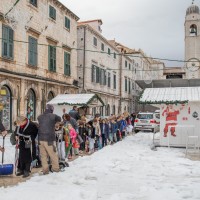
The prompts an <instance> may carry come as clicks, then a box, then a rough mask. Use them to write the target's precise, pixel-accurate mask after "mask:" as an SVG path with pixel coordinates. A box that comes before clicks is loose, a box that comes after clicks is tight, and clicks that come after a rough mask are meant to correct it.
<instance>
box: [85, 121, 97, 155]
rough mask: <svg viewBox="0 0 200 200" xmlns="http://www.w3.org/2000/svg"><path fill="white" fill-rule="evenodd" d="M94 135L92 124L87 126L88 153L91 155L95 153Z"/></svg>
mask: <svg viewBox="0 0 200 200" xmlns="http://www.w3.org/2000/svg"><path fill="white" fill-rule="evenodd" d="M94 143H95V140H94V135H93V128H92V126H91V124H90V123H87V124H86V148H85V149H86V152H88V153H89V154H91V153H93V152H94Z"/></svg>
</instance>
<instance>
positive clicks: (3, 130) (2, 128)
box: [0, 120, 7, 152]
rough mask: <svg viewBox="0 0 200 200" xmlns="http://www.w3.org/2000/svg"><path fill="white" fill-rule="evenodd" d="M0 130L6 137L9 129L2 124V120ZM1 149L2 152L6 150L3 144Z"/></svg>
mask: <svg viewBox="0 0 200 200" xmlns="http://www.w3.org/2000/svg"><path fill="white" fill-rule="evenodd" d="M0 131H1V134H2V136H3V137H5V136H6V134H7V131H6V129H5V127H4V125H3V124H2V122H1V120H0ZM0 151H2V152H3V151H4V148H3V147H1V146H0Z"/></svg>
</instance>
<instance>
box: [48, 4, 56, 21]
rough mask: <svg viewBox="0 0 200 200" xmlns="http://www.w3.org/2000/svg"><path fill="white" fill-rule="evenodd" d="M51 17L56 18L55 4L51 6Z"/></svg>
mask: <svg viewBox="0 0 200 200" xmlns="http://www.w3.org/2000/svg"><path fill="white" fill-rule="evenodd" d="M49 17H50V18H52V19H54V20H56V9H55V8H54V7H53V6H49Z"/></svg>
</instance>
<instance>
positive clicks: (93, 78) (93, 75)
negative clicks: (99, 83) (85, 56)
mask: <svg viewBox="0 0 200 200" xmlns="http://www.w3.org/2000/svg"><path fill="white" fill-rule="evenodd" d="M95 72H96V67H95V65H92V74H91V75H92V76H91V80H92V82H95V81H96V79H95Z"/></svg>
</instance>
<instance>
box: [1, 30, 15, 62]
mask: <svg viewBox="0 0 200 200" xmlns="http://www.w3.org/2000/svg"><path fill="white" fill-rule="evenodd" d="M13 35H14V33H13V30H12V29H11V28H9V27H7V26H2V56H3V57H6V58H9V59H13Z"/></svg>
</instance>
